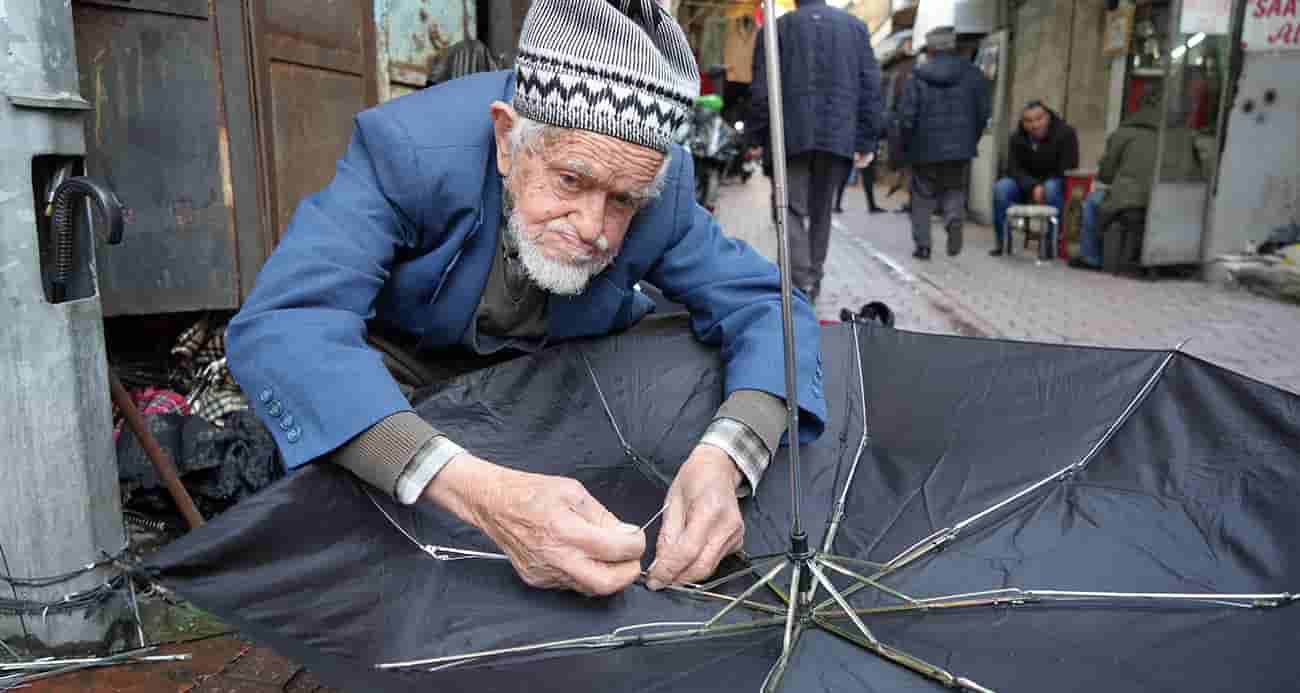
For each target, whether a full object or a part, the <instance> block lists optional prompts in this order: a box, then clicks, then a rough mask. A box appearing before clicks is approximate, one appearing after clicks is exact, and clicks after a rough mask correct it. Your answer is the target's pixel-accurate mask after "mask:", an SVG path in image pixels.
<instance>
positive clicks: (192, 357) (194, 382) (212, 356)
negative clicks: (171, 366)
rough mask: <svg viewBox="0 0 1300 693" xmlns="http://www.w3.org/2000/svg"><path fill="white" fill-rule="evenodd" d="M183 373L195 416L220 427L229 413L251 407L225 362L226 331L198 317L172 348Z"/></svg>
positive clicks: (183, 383) (183, 384)
mask: <svg viewBox="0 0 1300 693" xmlns="http://www.w3.org/2000/svg"><path fill="white" fill-rule="evenodd" d="M172 356H174V357H176V361H177V367H178V368H179V370H180V374H179V376H178V378H177V380H178V381H179V383H180V384H181V385H182V386H183V387H185V388H186V389H188V390H189V393H190V394H189V396H188V397H186V401H187V402H188V403H189V405H190V410H191V411H193V412H194V414H195V416H199V417H201V418H202V419H204V420H205V421H207V422H209V423H211V424H212V425H214V426H221V425H222V424H223V418H224V417H225V416H226V415H227V414H232V413H234V412H237V411H243V410H245V409H247V408H248V398H246V397H245V396H244V392H243V390H241V389H239V385H238V384H237V383H235V378H234V376H232V375H231V374H230V368H229V367H228V366H227V365H226V331H225V328H224V326H222V325H212V324H210V323H209V322H208V319H207V318H204V319H202V320H199V321H198V322H196V323H194V324H193V325H192V326H190V328H189V329H187V330H185V331H184V332H182V333H181V336H180V337H178V338H177V340H176V345H175V346H173V347H172Z"/></svg>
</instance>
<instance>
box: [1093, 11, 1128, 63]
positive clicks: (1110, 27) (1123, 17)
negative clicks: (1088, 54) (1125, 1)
mask: <svg viewBox="0 0 1300 693" xmlns="http://www.w3.org/2000/svg"><path fill="white" fill-rule="evenodd" d="M1132 34H1133V6H1132V5H1121V6H1120V7H1119V9H1117V10H1113V11H1111V12H1107V13H1106V31H1105V32H1104V33H1103V34H1102V37H1101V39H1102V43H1101V54H1102V55H1104V56H1106V57H1108V58H1109V57H1114V56H1117V55H1127V54H1128V42H1129V38H1130V37H1131V36H1132Z"/></svg>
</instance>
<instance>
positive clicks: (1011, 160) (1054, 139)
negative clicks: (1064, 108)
mask: <svg viewBox="0 0 1300 693" xmlns="http://www.w3.org/2000/svg"><path fill="white" fill-rule="evenodd" d="M1047 113H1048V115H1050V116H1051V123H1050V124H1049V125H1048V126H1047V137H1045V138H1043V141H1042V142H1035V141H1034V139H1033V138H1032V137H1030V136H1029V133H1028V132H1027V131H1025V125H1024V123H1021V124H1019V125H1017V126H1016V131H1015V132H1013V133H1012V134H1011V143H1010V146H1009V148H1010V150H1011V151H1010V156H1009V157H1007V159H1008V169H1009V170H1008V175H1010V176H1011V178H1013V179H1015V181H1016V185H1018V186H1020V191H1021V192H1022V193H1024V194H1029V191H1030V190H1033V189H1034V186H1036V185H1041V184H1042V183H1044V182H1046V181H1047V180H1048V179H1050V178H1062V177H1064V176H1065V172H1066V171H1068V170H1070V169H1072V168H1078V167H1079V136H1078V135H1077V134H1076V133H1075V132H1074V128H1072V127H1070V125H1069V124H1067V123H1066V122H1065V121H1064V120H1062V119H1061V117H1060V116H1059V115H1057V114H1056V111H1053V110H1051V109H1048V110H1047Z"/></svg>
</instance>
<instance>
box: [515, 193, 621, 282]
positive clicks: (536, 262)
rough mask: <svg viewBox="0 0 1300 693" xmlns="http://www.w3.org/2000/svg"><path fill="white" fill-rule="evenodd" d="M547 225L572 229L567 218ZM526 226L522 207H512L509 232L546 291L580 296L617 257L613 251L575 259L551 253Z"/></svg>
mask: <svg viewBox="0 0 1300 693" xmlns="http://www.w3.org/2000/svg"><path fill="white" fill-rule="evenodd" d="M546 227H547V228H548V229H550V228H555V229H562V230H569V229H570V227H571V225H570V224H569V222H567V221H564V220H563V219H554V220H551V221H549V222H547V223H546ZM525 228H526V225H525V224H524V220H523V219H522V218H520V216H519V211H518V210H512V211H511V212H510V217H509V220H508V221H507V223H506V230H507V233H509V234H510V235H511V237H512V238H513V239H514V242H515V247H516V248H517V249H518V251H519V260H520V262H522V263H523V266H524V272H526V273H527V274H528V278H529V279H532V280H533V282H535V283H536V284H537V285H538V286H539V287H541V288H542V290H543V291H548V292H550V293H553V294H559V295H561V296H576V295H578V294H580V293H582V292H583V290H584V289H586V288H587V283H588V282H590V281H591V278H592V277H594V276H596V275H597V274H600V273H601V272H602V271H604V269H605V268H606V267H608V266H609V263H610V262H613V260H614V255H613V254H612V253H601V254H598V255H589V256H587V257H585V258H578V259H577V260H574V261H571V262H565V261H562V260H556V259H553V258H550V257H547V256H546V251H545V250H543V249H542V246H540V245H538V243H537V242H536V241H534V240H533V239H532V238H530V237H529V236H528V233H527V232H526V231H525Z"/></svg>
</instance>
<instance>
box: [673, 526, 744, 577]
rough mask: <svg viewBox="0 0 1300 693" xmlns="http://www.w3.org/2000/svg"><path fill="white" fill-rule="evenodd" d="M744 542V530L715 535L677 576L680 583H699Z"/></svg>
mask: <svg viewBox="0 0 1300 693" xmlns="http://www.w3.org/2000/svg"><path fill="white" fill-rule="evenodd" d="M743 541H744V530H743V529H737V530H734V531H732V532H731V533H730V534H715V535H714V536H713V538H712V539H710V540H709V543H708V544H707V545H706V546H705V547H704V550H703V551H701V552H700V555H699V556H698V557H697V558H696V559H695V562H694V563H692V564H691V565H690V567H688V568H687V569H686V570H683V571H682V572H681V574H680V575H679V576H678V577H680V578H681V582H701V581H703V580H704V579H705V578H707V577H709V576H710V575H712V574H713V572H714V571H715V570H717V569H718V564H719V563H721V562H722V559H723V558H724V557H725V556H726V555H727V554H729V553H734V552H735V551H736V549H739V548H740V546H741V544H742V542H743Z"/></svg>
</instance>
